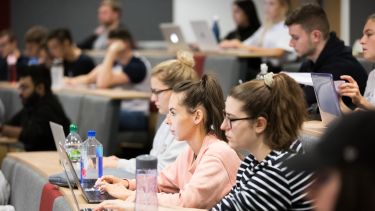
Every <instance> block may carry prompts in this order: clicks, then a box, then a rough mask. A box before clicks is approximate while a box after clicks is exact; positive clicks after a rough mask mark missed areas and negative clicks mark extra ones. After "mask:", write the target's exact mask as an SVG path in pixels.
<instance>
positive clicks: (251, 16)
mask: <svg viewBox="0 0 375 211" xmlns="http://www.w3.org/2000/svg"><path fill="white" fill-rule="evenodd" d="M232 15H233V20H234V22H235V23H236V29H235V30H233V31H231V32H229V33H228V34H227V35H226V36H225V37H224V39H223V40H234V39H237V40H239V41H241V42H242V41H244V40H246V39H247V38H249V37H250V36H251V35H253V34H254V32H255V31H256V30H258V28H259V27H260V21H259V18H258V14H257V11H256V7H255V5H254V2H253V1H252V0H237V1H234V2H233V6H232Z"/></svg>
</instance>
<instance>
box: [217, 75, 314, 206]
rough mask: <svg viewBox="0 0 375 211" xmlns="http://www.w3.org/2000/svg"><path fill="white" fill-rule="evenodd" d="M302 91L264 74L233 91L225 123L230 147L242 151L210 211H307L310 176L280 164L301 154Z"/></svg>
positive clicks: (289, 82)
mask: <svg viewBox="0 0 375 211" xmlns="http://www.w3.org/2000/svg"><path fill="white" fill-rule="evenodd" d="M303 99H304V96H303V91H302V89H301V88H300V87H299V85H298V84H297V83H296V82H295V81H294V80H293V79H292V78H290V77H289V76H287V75H286V74H283V73H280V74H275V75H274V74H273V73H269V74H267V75H266V76H265V78H264V80H253V81H249V82H246V83H243V84H240V85H238V86H236V87H234V88H233V89H232V91H231V92H230V94H229V96H228V97H227V100H226V103H225V111H224V116H225V118H224V121H223V123H222V125H221V129H222V130H224V131H225V135H226V137H227V139H228V143H229V146H231V147H232V148H233V149H236V150H247V151H248V152H249V153H250V154H249V155H248V156H247V157H246V158H245V159H244V161H242V163H241V166H240V168H239V170H238V173H237V181H236V185H235V186H234V187H233V188H232V190H231V192H230V193H229V194H228V195H226V196H225V197H224V198H223V199H222V200H221V201H220V202H219V203H218V204H217V205H216V206H215V207H213V208H212V210H297V209H300V210H311V209H312V204H311V201H308V200H305V199H304V197H305V195H306V193H305V190H306V188H307V187H309V185H310V182H311V181H310V177H311V175H310V174H309V173H304V172H297V171H291V170H289V169H288V168H286V167H285V165H284V162H285V161H286V160H288V159H289V158H291V157H293V156H295V155H297V154H299V153H301V152H302V146H301V142H300V141H298V140H297V137H298V134H299V132H300V129H301V127H302V123H303V122H304V120H305V117H306V109H305V105H304V103H303V102H304V100H303Z"/></svg>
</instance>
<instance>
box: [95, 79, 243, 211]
mask: <svg viewBox="0 0 375 211" xmlns="http://www.w3.org/2000/svg"><path fill="white" fill-rule="evenodd" d="M223 109H224V97H223V92H222V90H221V87H220V85H219V84H218V82H217V80H216V79H214V78H212V77H211V76H207V75H204V76H203V78H202V79H201V80H200V81H182V82H181V83H178V84H177V85H175V86H174V87H173V90H172V95H171V97H170V101H169V113H168V116H167V124H168V125H169V126H170V131H171V132H172V134H173V135H174V136H175V138H176V139H177V140H178V141H185V142H187V144H188V145H189V147H188V148H187V149H186V150H185V151H184V152H183V153H181V154H180V155H179V156H178V157H177V159H176V161H175V162H173V163H172V164H171V165H169V166H167V167H166V168H165V169H164V170H163V171H161V172H160V174H159V175H158V191H159V193H158V203H159V205H166V206H174V205H175V206H182V207H193V208H210V207H212V206H214V205H215V204H216V203H217V202H219V201H220V199H221V198H222V197H224V196H225V195H226V194H227V193H228V192H229V191H230V189H231V187H232V186H233V185H234V183H235V181H236V171H237V169H238V167H239V165H240V159H239V157H238V156H237V154H236V152H235V151H234V150H233V149H231V148H230V147H229V146H228V144H227V143H225V142H224V141H222V140H225V136H224V132H223V131H221V130H220V124H221V122H222V121H223V115H222V110H223ZM110 183H112V184H110ZM135 184H136V181H134V180H120V179H119V178H114V177H106V176H104V177H102V178H101V179H99V180H98V181H97V186H99V189H100V190H102V191H107V192H108V193H109V194H110V195H112V196H114V197H116V198H120V199H127V200H133V199H134V195H135V192H134V190H135ZM114 204H115V205H116V206H119V207H116V206H114ZM122 205H123V206H124V204H122ZM105 208H117V209H120V208H121V201H120V202H119V201H107V202H103V203H101V204H100V205H99V206H98V208H97V209H96V210H103V209H105Z"/></svg>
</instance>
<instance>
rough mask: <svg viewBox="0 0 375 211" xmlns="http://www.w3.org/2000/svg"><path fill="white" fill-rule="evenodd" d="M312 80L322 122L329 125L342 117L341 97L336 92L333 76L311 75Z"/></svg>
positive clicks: (328, 74)
mask: <svg viewBox="0 0 375 211" xmlns="http://www.w3.org/2000/svg"><path fill="white" fill-rule="evenodd" d="M311 79H312V82H313V87H314V91H315V96H316V99H317V102H318V106H319V111H320V115H321V118H322V122H323V123H324V124H328V123H329V122H331V121H332V120H333V119H335V118H336V117H338V116H340V115H341V109H340V103H339V95H338V93H337V92H336V89H335V85H334V82H333V77H332V74H330V73H311Z"/></svg>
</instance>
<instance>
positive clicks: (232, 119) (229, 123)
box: [223, 111, 254, 129]
mask: <svg viewBox="0 0 375 211" xmlns="http://www.w3.org/2000/svg"><path fill="white" fill-rule="evenodd" d="M223 114H224V120H225V121H227V122H228V125H229V128H230V129H232V122H235V121H240V120H250V119H254V117H242V118H230V117H229V116H228V114H227V113H226V112H225V111H223Z"/></svg>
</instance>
